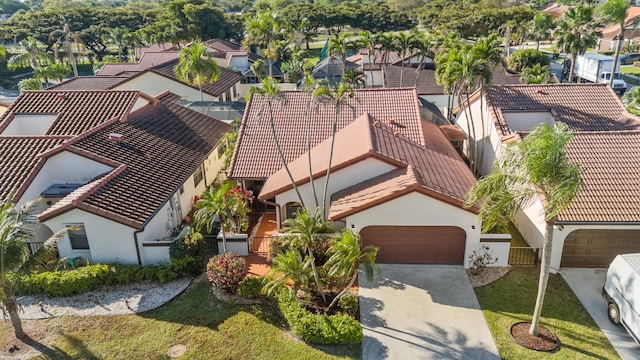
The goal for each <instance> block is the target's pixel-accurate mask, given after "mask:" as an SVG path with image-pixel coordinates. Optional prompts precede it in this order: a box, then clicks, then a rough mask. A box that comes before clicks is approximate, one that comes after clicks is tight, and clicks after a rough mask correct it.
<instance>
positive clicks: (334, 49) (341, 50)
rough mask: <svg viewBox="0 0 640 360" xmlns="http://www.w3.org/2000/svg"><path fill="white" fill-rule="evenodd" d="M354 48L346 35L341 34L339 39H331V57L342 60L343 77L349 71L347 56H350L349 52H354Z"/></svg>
mask: <svg viewBox="0 0 640 360" xmlns="http://www.w3.org/2000/svg"><path fill="white" fill-rule="evenodd" d="M353 47H354V44H353V43H352V42H351V41H349V37H348V35H347V34H346V33H344V34H340V36H338V37H337V38H331V39H329V55H330V56H337V57H339V58H340V63H341V64H342V75H343V76H344V74H345V72H346V71H347V55H349V51H352V50H353Z"/></svg>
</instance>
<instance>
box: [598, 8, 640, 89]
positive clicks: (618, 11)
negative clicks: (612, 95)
mask: <svg viewBox="0 0 640 360" xmlns="http://www.w3.org/2000/svg"><path fill="white" fill-rule="evenodd" d="M634 5H635V2H634ZM629 6H631V5H630V2H629V0H607V2H605V3H604V4H602V5H600V6H599V7H598V10H597V12H598V15H599V16H600V17H601V18H602V20H604V22H605V23H607V24H611V25H618V26H620V31H619V32H618V36H617V38H618V44H617V46H616V52H615V55H614V57H613V69H611V73H612V74H615V73H616V71H617V70H618V57H620V50H621V49H622V43H624V31H625V28H626V27H627V26H628V25H629V23H634V21H633V20H632V21H630V22H627V16H628V14H629ZM614 78H615V77H614V76H611V79H609V86H611V87H613V80H614Z"/></svg>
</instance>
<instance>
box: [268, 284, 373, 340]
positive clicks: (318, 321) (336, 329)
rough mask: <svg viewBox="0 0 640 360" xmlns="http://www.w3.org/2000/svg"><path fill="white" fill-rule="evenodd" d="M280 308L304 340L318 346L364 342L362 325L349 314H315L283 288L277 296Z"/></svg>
mask: <svg viewBox="0 0 640 360" xmlns="http://www.w3.org/2000/svg"><path fill="white" fill-rule="evenodd" d="M276 300H277V302H278V307H279V308H280V311H281V312H282V314H283V315H284V317H285V319H286V320H287V322H288V323H289V326H290V327H291V331H293V333H294V334H296V335H297V336H299V337H300V338H301V339H302V340H304V341H308V342H311V343H317V344H355V343H359V342H361V341H362V325H361V324H360V322H359V321H358V320H356V319H354V318H353V317H351V316H349V315H347V314H335V315H327V314H314V313H311V312H309V311H307V309H305V308H304V307H303V306H302V304H300V303H299V302H298V301H297V300H296V299H295V298H294V297H293V295H292V294H291V292H289V290H287V289H286V288H284V287H282V288H281V289H280V290H279V291H278V292H277V294H276Z"/></svg>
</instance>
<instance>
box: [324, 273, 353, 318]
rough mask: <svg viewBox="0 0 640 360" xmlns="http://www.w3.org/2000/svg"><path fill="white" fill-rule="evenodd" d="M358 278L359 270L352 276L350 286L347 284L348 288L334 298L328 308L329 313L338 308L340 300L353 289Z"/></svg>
mask: <svg viewBox="0 0 640 360" xmlns="http://www.w3.org/2000/svg"><path fill="white" fill-rule="evenodd" d="M357 278H358V269H356V270H355V271H354V272H353V275H352V276H351V280H349V284H347V286H346V287H345V288H344V289H342V291H340V293H339V294H338V295H336V297H334V298H333V300H332V301H331V304H329V307H328V308H327V311H329V310H331V309H333V307H334V306H336V304H337V303H338V301H339V300H340V297H341V296H342V295H344V293H346V292H347V291H349V289H351V287H352V286H353V284H355V282H356V279H357Z"/></svg>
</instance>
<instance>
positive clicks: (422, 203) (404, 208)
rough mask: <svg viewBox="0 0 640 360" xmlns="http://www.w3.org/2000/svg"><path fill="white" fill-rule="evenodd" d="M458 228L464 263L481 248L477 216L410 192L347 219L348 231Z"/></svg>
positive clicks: (466, 263) (466, 265)
mask: <svg viewBox="0 0 640 360" xmlns="http://www.w3.org/2000/svg"><path fill="white" fill-rule="evenodd" d="M376 225H394V226H457V227H459V228H461V229H462V230H464V231H465V233H466V234H467V239H466V244H465V253H464V261H465V264H464V266H465V267H468V266H469V264H468V261H467V260H468V259H469V256H470V255H471V253H472V252H473V251H474V250H477V249H478V248H480V221H479V218H478V215H476V214H473V213H471V212H468V211H466V210H463V209H460V208H457V207H455V206H452V205H449V204H446V203H444V202H441V201H439V200H436V199H433V198H431V197H428V196H426V195H422V194H419V193H415V192H414V193H410V194H407V195H404V196H401V197H399V198H396V199H393V200H390V201H387V202H385V203H383V204H380V205H377V206H375V207H373V208H370V209H367V210H364V211H361V212H359V213H357V214H354V215H351V216H349V217H347V218H346V226H347V228H350V229H351V228H353V229H355V230H356V231H360V230H362V229H364V228H365V227H367V226H376Z"/></svg>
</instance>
